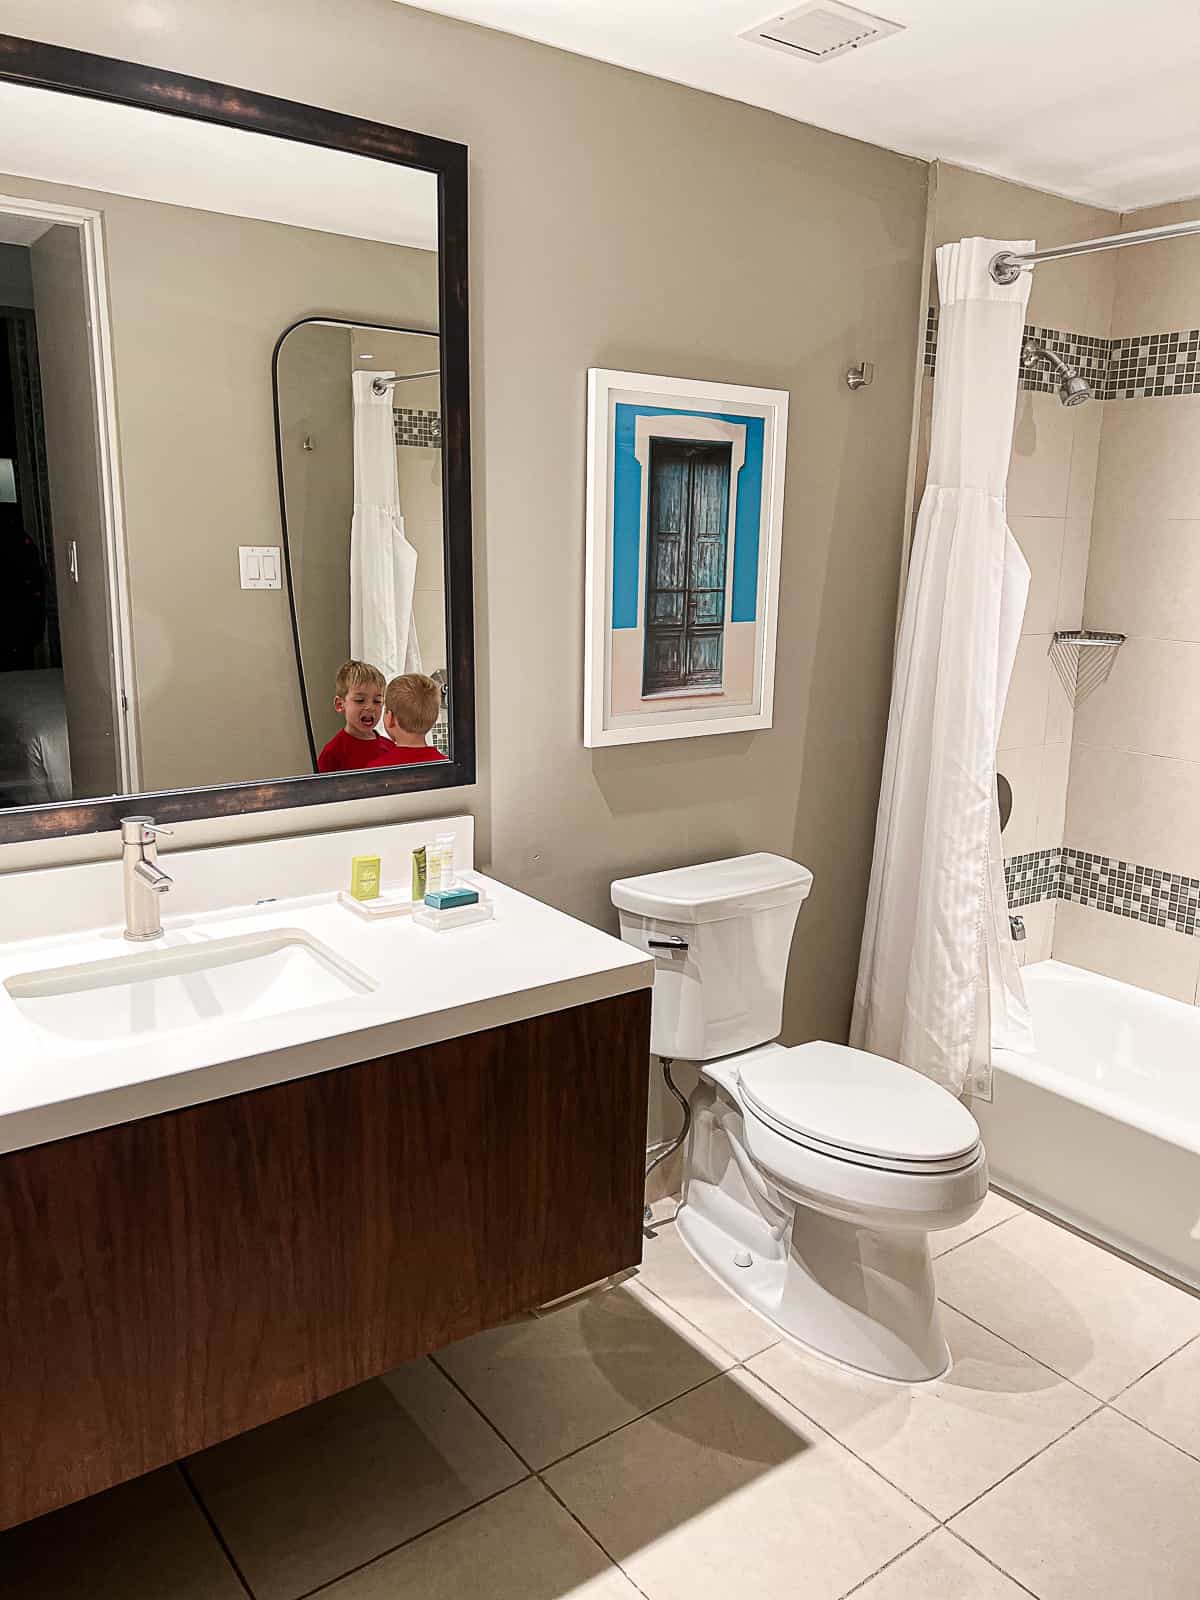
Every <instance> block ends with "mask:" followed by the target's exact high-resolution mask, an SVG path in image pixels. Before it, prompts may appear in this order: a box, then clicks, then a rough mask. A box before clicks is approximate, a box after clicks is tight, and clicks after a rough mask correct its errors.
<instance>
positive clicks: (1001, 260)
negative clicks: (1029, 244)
mask: <svg viewBox="0 0 1200 1600" xmlns="http://www.w3.org/2000/svg"><path fill="white" fill-rule="evenodd" d="M991 274H992V280H993V282H995V283H1005V284H1007V283H1016V281H1017V279H1018V278H1019V277H1020V276H1021V263H1020V262H1019V261H1018V260H1017V258H1016V256H1014V255H1013V254H1012V252H1011V251H1009V250H1001V251H1000V253H999V255H994V256H993V257H992V261H991Z"/></svg>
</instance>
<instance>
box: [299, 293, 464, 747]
mask: <svg viewBox="0 0 1200 1600" xmlns="http://www.w3.org/2000/svg"><path fill="white" fill-rule="evenodd" d="M438 352H439V341H438V339H437V337H436V336H435V335H432V334H428V333H422V332H414V331H411V330H408V329H402V328H385V327H380V326H366V325H363V324H358V323H353V322H342V321H335V320H332V319H330V318H308V319H306V320H305V321H304V322H301V323H298V324H296V326H294V327H291V328H289V329H288V330H287V331H286V333H285V334H284V335H283V337H282V338H281V339H280V341H279V345H278V347H277V349H276V352H275V403H276V426H277V433H278V438H277V446H278V451H279V470H280V492H281V497H282V507H283V528H284V540H285V549H286V554H287V572H288V580H289V585H290V592H291V602H292V612H293V620H294V624H295V634H296V654H297V662H298V668H299V673H300V681H301V687H302V692H303V695H304V708H305V714H306V718H307V726H308V731H309V742H310V754H311V758H312V761H313V765H314V768H317V766H318V763H319V762H320V759H321V756H322V753H323V752H325V751H327V750H328V749H329V746H330V741H331V740H334V739H335V738H336V737H337V735H338V734H339V732H340V731H341V730H343V729H344V728H347V727H351V726H352V733H351V737H353V734H354V733H355V732H359V731H362V730H360V729H359V728H358V726H357V724H356V723H355V724H353V725H352V724H348V723H347V719H346V717H345V715H344V712H339V711H338V709H337V706H336V700H337V699H340V698H343V697H341V696H338V695H336V689H337V681H336V680H337V675H338V672H339V670H340V669H341V668H342V667H343V665H344V663H345V662H346V661H347V660H353V661H358V662H363V663H365V664H369V665H372V666H374V667H377V668H378V669H379V672H380V674H381V676H382V678H383V680H384V686H385V700H386V688H387V685H388V684H390V683H393V682H394V681H395V680H396V679H398V678H401V677H404V678H408V679H411V680H413V681H412V682H411V683H409V684H406V685H404V686H403V688H400V689H396V690H393V695H392V698H393V701H394V705H393V708H392V712H393V717H395V716H397V715H399V716H401V717H403V718H404V720H405V721H408V722H410V723H412V724H414V725H413V726H412V727H410V728H407V729H406V728H402V727H400V726H398V725H397V726H395V727H393V728H391V729H389V728H388V727H386V726H383V727H374V726H372V727H370V728H369V729H368V730H367V731H369V732H370V733H371V734H372V735H373V736H374V737H375V738H378V737H379V736H380V735H382V736H383V737H387V738H390V739H392V742H393V743H395V742H396V740H397V739H399V738H402V737H403V736H404V735H408V736H409V738H410V739H416V738H417V737H418V736H419V737H420V738H421V739H422V740H423V747H422V745H419V744H413V743H407V744H404V745H400V746H399V749H400V750H401V751H402V752H404V753H405V755H406V756H407V759H408V760H415V759H430V760H431V759H436V758H437V755H441V756H448V755H449V753H450V736H449V727H448V719H447V715H446V705H445V686H446V682H447V672H446V665H447V647H446V640H447V633H446V592H445V561H444V556H443V549H444V537H443V512H442V417H441V375H440V370H439V366H438V362H439V353H438ZM418 678H424V679H429V680H431V681H432V683H433V684H434V685H436V695H434V694H433V693H431V691H430V690H429V689H428V687H427V686H426V685H424V684H421V683H418V682H416V680H417V679H418ZM431 709H436V719H435V721H434V723H433V725H432V727H430V728H428V729H426V728H425V727H424V726H423V725H422V724H423V723H424V720H425V717H426V716H427V715H428V711H429V710H431ZM387 711H388V707H387V706H386V704H385V706H384V708H383V712H382V720H383V721H384V722H386V720H387ZM359 720H360V721H361V720H366V721H367V722H368V723H370V721H371V710H370V708H369V707H367V708H365V710H364V713H363V717H361V718H360V719H359ZM359 742H360V743H362V742H363V741H361V740H360V741H359ZM342 748H344V749H346V750H347V751H348V752H349V753H348V755H347V757H346V759H347V760H352V759H353V757H354V753H355V746H354V745H346V744H345V741H342ZM426 752H428V753H426ZM387 755H388V757H389V760H396V761H400V760H401V759H402V758H401V757H400V756H396V755H394V754H393V753H392V752H390V751H389V752H387ZM330 759H331V756H327V757H326V762H328V761H329V760H330ZM322 765H324V763H322Z"/></svg>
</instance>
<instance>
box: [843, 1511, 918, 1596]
mask: <svg viewBox="0 0 1200 1600" xmlns="http://www.w3.org/2000/svg"><path fill="white" fill-rule="evenodd" d="M941 1531H942V1524H941V1523H940V1522H938V1523H936V1524H935V1525H934V1526H933V1527H932V1528H929V1529H927V1530H926V1531H925V1532H924V1533H923V1534H922V1535H921V1537H920V1538H919V1539H914V1540H913V1542H912V1544H906V1545H905V1547H904V1549H903V1550H897V1551H896V1554H895V1555H894V1556H889V1557H888V1559H887V1560H886V1561H885V1562H884V1563H883V1565H882V1566H881V1567H876V1568H875V1570H874V1572H868V1573H867V1575H866V1577H865V1578H860V1579H859V1580H858V1582H857V1583H855V1584H852V1585H851V1587H850V1588H849V1589H843V1590H842V1593H841V1595H840V1596H839V1597H838V1600H850V1596H851V1595H855V1594H858V1592H859V1591H860V1590H861V1589H865V1588H866V1586H867V1584H868V1583H874V1581H875V1579H876V1578H878V1577H881V1576H882V1574H883V1573H885V1572H886V1571H887V1570H888V1568H889V1567H894V1566H895V1565H896V1563H897V1561H903V1559H904V1557H905V1556H909V1555H911V1554H912V1553H913V1551H914V1550H917V1549H919V1548H920V1546H921V1545H923V1544H924V1543H925V1541H926V1540H927V1539H932V1538H933V1536H934V1534H935V1533H940V1532H941Z"/></svg>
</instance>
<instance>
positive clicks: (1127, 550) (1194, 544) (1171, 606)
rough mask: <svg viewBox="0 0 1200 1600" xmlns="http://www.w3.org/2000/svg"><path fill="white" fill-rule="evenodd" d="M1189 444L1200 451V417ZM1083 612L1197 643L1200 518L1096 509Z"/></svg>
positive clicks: (1097, 620)
mask: <svg viewBox="0 0 1200 1600" xmlns="http://www.w3.org/2000/svg"><path fill="white" fill-rule="evenodd" d="M1130 403H1131V404H1135V405H1136V404H1138V403H1139V402H1137V401H1133V402H1130ZM1193 448H1194V449H1195V450H1196V451H1197V453H1198V454H1200V418H1197V426H1196V432H1195V441H1194V445H1193ZM1086 615H1087V618H1088V626H1089V627H1097V628H1098V627H1110V628H1115V629H1117V630H1119V631H1120V632H1121V633H1131V634H1146V635H1149V636H1151V637H1152V638H1156V639H1182V640H1190V641H1191V642H1193V643H1200V518H1198V519H1192V518H1188V519H1186V520H1185V519H1181V518H1169V517H1138V518H1135V519H1133V520H1125V519H1118V518H1114V517H1111V516H1109V515H1106V514H1097V517H1096V520H1095V525H1094V527H1093V530H1092V545H1091V557H1090V560H1089V563H1088V574H1087V605H1086ZM1104 618H1108V619H1109V620H1108V621H1107V622H1106V621H1104V620H1102V619H1104ZM1196 753H1197V756H1198V757H1200V750H1198V751H1197V752H1196Z"/></svg>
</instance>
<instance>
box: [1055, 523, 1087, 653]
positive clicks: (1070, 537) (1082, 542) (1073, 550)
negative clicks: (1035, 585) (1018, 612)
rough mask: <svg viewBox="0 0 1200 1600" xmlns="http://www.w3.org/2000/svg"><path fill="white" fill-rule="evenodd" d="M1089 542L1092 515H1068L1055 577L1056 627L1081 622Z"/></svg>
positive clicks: (1080, 624)
mask: <svg viewBox="0 0 1200 1600" xmlns="http://www.w3.org/2000/svg"><path fill="white" fill-rule="evenodd" d="M1091 542H1092V519H1091V517H1090V515H1089V516H1081V517H1068V518H1067V520H1066V523H1065V532H1064V534H1063V556H1062V567H1061V569H1060V572H1059V578H1058V613H1057V616H1056V617H1055V621H1054V626H1055V627H1056V628H1081V627H1082V626H1083V607H1084V591H1085V589H1086V587H1087V580H1088V562H1089V557H1090V551H1091Z"/></svg>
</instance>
